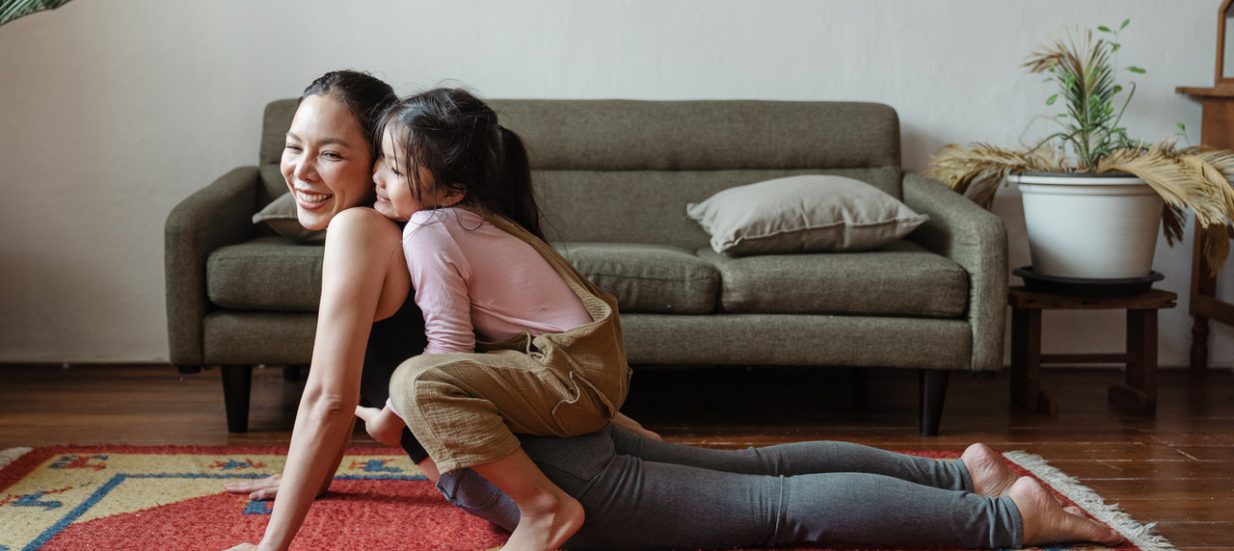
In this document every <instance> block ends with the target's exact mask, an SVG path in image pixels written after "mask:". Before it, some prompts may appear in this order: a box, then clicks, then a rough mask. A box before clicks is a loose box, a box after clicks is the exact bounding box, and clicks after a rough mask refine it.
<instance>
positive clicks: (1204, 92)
mask: <svg viewBox="0 0 1234 551" xmlns="http://www.w3.org/2000/svg"><path fill="white" fill-rule="evenodd" d="M1174 91H1175V92H1177V93H1179V94H1187V95H1188V96H1197V97H1201V98H1234V84H1218V85H1217V86H1209V87H1207V88H1202V87H1199V86H1179V87H1177V88H1175V89H1174Z"/></svg>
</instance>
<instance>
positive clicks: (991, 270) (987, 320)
mask: <svg viewBox="0 0 1234 551" xmlns="http://www.w3.org/2000/svg"><path fill="white" fill-rule="evenodd" d="M904 202H905V204H907V205H908V206H909V208H911V209H913V210H915V211H917V212H918V213H921V214H928V215H930V220H929V221H928V222H926V223H925V224H922V225H921V226H920V227H918V228H917V229H916V231H914V232H913V233H911V234H909V236H908V238H909V239H910V240H912V241H914V242H916V243H917V244H919V245H921V246H922V247H925V248H926V249H929V250H931V251H934V252H936V253H938V254H941V255H943V256H945V257H947V258H949V259H951V260H952V261H953V262H955V263H956V264H959V265H960V267H962V268H964V270H965V271H967V272H968V278H969V280H968V281H969V291H968V321H969V324H971V325H972V328H973V357H972V365H971V366H970V368H971V369H972V370H973V371H993V370H998V369H1001V368H1002V366H1003V331H1004V323H1005V319H1006V315H1007V230H1006V228H1004V227H1003V221H1002V219H1001V218H999V217H998V216H996V215H994V214H992V213H990V212H988V211H986V210H985V209H982V208H981V207H979V206H977V204H976V203H973V202H972V201H970V200H968V199H966V198H965V197H964V196H962V195H960V194H958V193H955V192H953V191H951V190H950V189H948V188H947V186H945V185H943V184H941V183H939V182H937V181H935V180H931V179H929V178H926V177H925V176H922V175H920V174H915V173H908V174H905V175H904Z"/></svg>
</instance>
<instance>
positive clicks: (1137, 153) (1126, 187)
mask: <svg viewBox="0 0 1234 551" xmlns="http://www.w3.org/2000/svg"><path fill="white" fill-rule="evenodd" d="M1129 23H1130V21H1123V22H1122V25H1120V26H1119V27H1118V29H1117V30H1114V29H1110V28H1108V27H1105V26H1102V27H1099V28H1098V31H1099V32H1100V33H1102V34H1103V35H1105V37H1104V38H1095V37H1094V33H1093V32H1092V31H1084V32H1082V33H1079V36H1078V37H1077V36H1075V35H1069V36H1068V38H1067V40H1061V39H1055V40H1053V41H1051V42H1049V43H1047V44H1045V45H1044V46H1043V47H1042V48H1041V49H1039V50H1037V51H1035V52H1033V53H1032V54H1031V55H1030V56H1029V58H1028V60H1027V62H1026V63H1025V64H1024V65H1025V67H1027V68H1028V69H1029V71H1030V72H1032V73H1044V74H1046V75H1048V78H1047V79H1046V80H1047V82H1054V83H1055V84H1056V85H1057V87H1058V92H1057V93H1055V94H1054V95H1051V96H1050V97H1049V98H1048V99H1047V100H1046V102H1045V103H1046V105H1047V106H1053V105H1055V104H1056V103H1060V101H1059V100H1061V104H1062V106H1063V110H1062V112H1061V113H1058V114H1055V115H1053V116H1051V117H1046V118H1047V119H1048V120H1049V121H1050V122H1051V123H1052V124H1056V125H1057V126H1058V128H1057V130H1055V131H1053V132H1052V133H1050V134H1049V135H1048V136H1046V137H1045V138H1044V139H1041V140H1040V141H1039V142H1038V143H1036V144H1035V145H1032V146H1031V147H1025V148H1024V149H1019V150H1013V149H1004V148H999V147H995V146H991V145H987V144H981V143H977V144H972V145H969V146H958V145H954V144H953V145H948V146H946V147H944V148H943V149H942V150H940V151H939V152H938V153H937V154H935V155H934V157H933V158H931V160H930V163H929V167H928V169H927V175H929V176H930V177H932V178H934V179H936V180H939V181H941V182H943V183H944V184H947V185H948V186H949V187H951V188H952V189H953V190H955V191H956V192H959V193H962V194H964V195H965V196H967V197H969V198H971V199H972V200H973V201H974V202H976V203H978V204H979V205H981V206H983V207H985V208H987V209H988V208H989V207H990V204H991V203H992V202H993V200H994V195H995V192H996V191H997V190H998V187H999V185H1000V183H1002V182H1003V181H1008V182H1012V183H1016V184H1018V186H1019V188H1020V191H1021V193H1022V195H1023V199H1024V211H1025V222H1026V226H1027V230H1028V239H1029V253H1030V255H1031V257H1032V262H1033V270H1032V271H1033V273H1034V274H1035V275H1039V276H1047V277H1061V278H1076V279H1085V280H1109V279H1133V278H1144V277H1146V276H1148V275H1149V274H1150V272H1151V271H1152V257H1153V250H1154V248H1155V245H1156V241H1157V233H1158V229H1159V227H1160V225H1159V224H1164V227H1165V236H1166V240H1167V243H1169V244H1170V245H1173V244H1174V243H1175V242H1177V241H1179V240H1181V239H1182V236H1183V226H1184V221H1185V211H1187V210H1190V211H1191V212H1193V213H1194V214H1195V217H1196V221H1197V223H1198V224H1199V225H1200V228H1201V230H1202V231H1203V232H1205V234H1206V237H1207V238H1206V239H1205V244H1206V246H1205V250H1204V254H1205V255H1206V257H1207V260H1208V262H1209V266H1213V267H1214V268H1213V269H1214V270H1217V269H1218V268H1217V267H1219V266H1221V265H1222V263H1223V262H1224V260H1225V257H1226V254H1227V252H1228V248H1229V241H1228V237H1227V227H1228V225H1229V221H1230V218H1231V216H1232V215H1234V189H1232V188H1231V186H1230V182H1229V178H1230V177H1231V176H1234V152H1231V151H1229V150H1213V149H1206V148H1202V147H1179V146H1178V145H1177V142H1176V138H1167V139H1166V140H1162V141H1160V142H1157V143H1155V144H1149V143H1146V142H1143V141H1139V140H1135V139H1132V138H1130V137H1128V135H1127V129H1126V128H1125V127H1124V126H1122V117H1123V114H1124V112H1125V111H1126V109H1127V105H1128V104H1129V103H1130V101H1131V98H1132V97H1133V96H1134V95H1135V83H1130V84H1129V86H1127V87H1124V86H1122V85H1121V84H1119V83H1118V82H1116V76H1117V75H1116V71H1117V62H1116V57H1117V54H1118V50H1119V49H1120V44H1119V42H1118V35H1119V31H1121V30H1123V29H1125V28H1126V27H1127V25H1128V24H1129ZM1127 70H1128V71H1129V72H1131V73H1134V74H1141V75H1142V74H1144V73H1145V71H1144V70H1143V69H1140V68H1139V67H1134V66H1131V67H1127ZM1179 127H1180V130H1185V129H1184V128H1183V127H1182V125H1181V124H1180V125H1179Z"/></svg>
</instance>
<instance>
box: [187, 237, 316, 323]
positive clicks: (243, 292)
mask: <svg viewBox="0 0 1234 551" xmlns="http://www.w3.org/2000/svg"><path fill="white" fill-rule="evenodd" d="M324 250H325V248H324V247H321V246H318V245H300V244H297V243H293V242H292V241H289V240H287V239H285V238H282V237H277V236H271V237H259V238H257V239H254V240H252V241H248V242H245V243H239V244H236V245H228V246H226V247H222V248H220V249H217V250H215V251H214V252H213V253H210V258H209V259H207V260H206V296H207V297H209V299H210V302H213V303H214V304H216V305H218V306H220V307H223V308H229V309H233V310H264V311H273V312H315V311H317V304H318V301H319V300H320V297H321V258H322V253H323V252H324Z"/></svg>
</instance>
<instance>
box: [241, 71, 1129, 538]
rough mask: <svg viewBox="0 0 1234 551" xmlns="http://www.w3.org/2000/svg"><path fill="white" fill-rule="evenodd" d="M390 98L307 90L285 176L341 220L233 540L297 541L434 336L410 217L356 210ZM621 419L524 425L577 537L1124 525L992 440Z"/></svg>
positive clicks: (488, 501) (309, 209) (368, 198)
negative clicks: (1059, 492)
mask: <svg viewBox="0 0 1234 551" xmlns="http://www.w3.org/2000/svg"><path fill="white" fill-rule="evenodd" d="M391 101H393V92H392V90H390V88H389V86H388V85H385V84H384V83H382V82H380V81H378V80H377V79H374V78H372V77H369V76H368V75H364V74H360V73H354V72H348V71H339V72H334V73H329V74H327V75H325V76H323V77H322V78H320V79H318V80H317V81H314V83H313V84H311V85H310V86H309V87H308V88H307V89H306V90H305V93H304V95H303V96H302V97H301V102H300V105H299V107H298V109H297V111H296V115H295V118H294V119H293V121H292V125H291V129H290V131H289V132H288V135H287V147H286V149H285V151H284V155H283V159H282V173H283V176H284V178H285V179H286V181H287V185H288V188H289V191H290V192H291V193H293V194H295V195H294V197H295V199H296V203H297V206H298V207H299V219H300V222H301V224H302V225H304V226H305V227H306V228H309V229H322V228H325V227H327V226H328V227H329V232H328V234H327V240H326V249H325V256H324V258H323V267H322V297H321V303H320V307H319V312H318V326H317V333H316V338H315V342H314V347H313V355H312V369H310V371H309V377H308V381H307V384H306V387H305V391H304V395H303V397H302V399H301V403H300V406H299V410H298V412H297V415H296V422H295V427H294V429H293V432H292V440H291V445H290V448H289V450H288V459H287V463H286V465H285V467H284V471H283V475H282V480H281V481H280V480H279V479H277V478H274V477H272V478H270V479H266V480H264V481H259V482H258V483H256V484H254V485H249V486H245V485H235V486H231V487H230V488H229V489H230V490H232V491H246V492H251V495H253V496H254V497H256V498H268V497H273V496H274V494H275V493H276V492H277V494H278V499H277V500H276V501H275V505H274V509H273V512H272V515H271V518H270V522H269V524H268V526H267V528H266V532H265V536H264V537H263V539H262V542H261V545H260V546H252V545H249V544H241V545H239V546H237V547H235V548H234V549H253V548H259V549H286V548H287V546H288V545H289V544H290V542H291V540H292V538H293V537H294V535H295V532H296V531H297V530H298V529H299V526H300V524H301V523H302V522H303V520H304V517H305V515H306V514H307V512H308V508H309V506H310V505H311V504H312V500H313V498H314V497H315V495H316V494H318V493H319V492H320V491H321V489H324V488H325V487H326V485H328V483H329V476H330V475H331V473H332V472H333V471H334V469H335V468H336V466H337V464H338V460H339V458H340V457H341V453H342V450H343V449H344V447H345V446H346V443H347V438H348V436H349V434H350V431H351V428H352V426H353V423H354V420H353V417H352V414H353V412H357V411H359V412H361V413H362V412H364V410H357V408H356V406H357V403H358V402H359V399H360V394H361V392H362V391H363V392H364V398H365V400H366V401H368V402H369V403H370V404H373V405H380V404H382V403H384V401H385V396H384V394H385V392H383V391H382V389H381V387H382V385H383V384H384V382H385V381H384V380H383V379H384V378H385V377H388V375H389V373H390V372H392V371H393V370H394V368H395V367H396V366H397V365H398V363H399V362H401V361H402V360H404V359H406V358H407V357H409V356H412V355H415V354H418V353H419V352H420V351H421V350H422V349H423V345H424V341H423V340H420V341H418V342H409V341H412V340H413V339H407V338H406V335H408V334H410V333H411V332H412V331H411V328H412V327H413V326H415V325H416V324H419V323H421V321H420V320H419V319H418V318H419V316H418V314H419V313H418V311H415V310H414V303H413V302H412V300H411V299H410V298H409V296H410V294H411V293H410V278H409V275H408V272H407V270H406V264H405V262H404V258H403V253H402V248H401V246H400V237H401V235H400V231H399V228H398V227H397V225H395V224H393V223H391V222H390V221H389V220H386V219H385V218H384V217H382V216H381V215H380V214H378V213H377V212H375V211H373V210H372V209H368V208H351V207H356V206H362V205H369V204H372V196H373V190H374V182H373V180H372V169H373V161H374V158H375V151H374V147H373V142H372V136H373V131H372V130H373V127H374V126H375V124H376V119H377V115H378V111H380V110H381V109H382V108H384V106H385V105H387V104H389V103H390V102H391ZM420 333H421V334H422V331H421V332H420ZM393 335H399V336H400V338H393ZM623 423H624V425H625V426H624V427H623V426H620V425H621V424H620V423H619V424H618V426H612V427H609V428H608V429H605V430H603V431H601V432H599V433H596V434H591V435H587V436H582V437H577V438H570V439H556V438H528V437H524V438H523V439H522V440H523V447H524V449H525V450H526V451H527V454H528V455H529V456H530V457H531V458H532V459H533V460H534V461H536V463H537V464H538V465H539V466H540V467H541V468H542V469H543V470H544V472H545V474H547V475H548V476H549V478H550V479H552V481H553V482H554V483H556V484H557V485H559V486H560V487H561V488H562V489H564V490H565V491H566V492H567V493H569V494H570V495H572V496H574V497H575V498H577V499H578V500H579V501H580V502H581V503H582V504H583V505H584V508H585V509H586V511H587V521H586V523H585V524H584V526H583V528H582V529H581V530H580V531H579V533H578V534H577V535H576V536H575V537H574V538H573V539H571V540H570V541H569V542H567V544H566V546H567V547H569V548H584V547H596V548H606V549H612V548H643V547H668V546H688V547H713V546H714V547H733V546H738V545H779V544H788V543H799V542H817V541H845V542H850V543H858V544H860V543H872V544H882V545H900V544H934V545H952V546H963V547H999V546H1019V545H1023V544H1036V543H1045V542H1062V541H1080V540H1093V541H1105V542H1111V543H1113V542H1117V541H1119V540H1120V539H1121V538H1119V537H1118V536H1117V534H1116V533H1114V532H1113V531H1112V530H1110V529H1108V528H1106V527H1104V526H1102V525H1100V524H1097V523H1095V522H1092V521H1089V520H1087V519H1085V518H1083V517H1082V516H1079V515H1077V514H1075V513H1074V512H1067V511H1065V510H1063V508H1062V507H1061V506H1059V505H1058V504H1057V503H1056V502H1055V501H1054V500H1053V498H1052V497H1051V496H1050V494H1049V493H1048V491H1047V490H1046V489H1044V488H1043V487H1042V486H1041V485H1040V484H1039V483H1037V482H1035V481H1033V480H1032V479H1028V478H1022V479H1019V480H1016V479H1015V476H1014V475H1013V474H1012V473H1011V472H1010V471H1009V470H1008V469H1007V468H1006V466H1005V465H1003V464H1002V463H1001V461H1000V460H999V459H998V457H997V455H996V454H994V453H993V451H992V450H990V449H989V448H986V447H985V446H982V445H979V444H978V445H974V446H972V447H970V448H969V449H968V450H967V451H966V452H965V454H964V456H963V457H962V458H961V459H960V460H957V461H936V460H930V459H922V458H913V457H909V456H904V455H901V454H895V453H891V452H885V451H882V450H877V449H874V448H869V447H866V446H859V445H854V444H845V443H839V442H807V443H800V444H788V445H782V446H772V447H769V448H764V449H757V450H741V451H720V450H706V449H699V448H691V447H688V446H680V445H673V444H667V443H663V442H658V441H656V440H655V439H653V438H649V437H648V435H647V434H646V433H645V431H643V430H642V429H641V427H639V426H638V425H637V424H636V423H634V422H632V421H629V420H628V418H626V419H624V420H623ZM402 443H403V445H404V448H405V449H406V450H407V451H408V454H409V455H410V456H411V457H412V459H413V461H415V462H416V463H417V464H418V465H419V467H420V468H421V470H422V471H424V473H425V474H426V476H428V477H429V478H430V479H432V480H434V481H436V482H437V483H438V488H439V489H440V490H441V491H442V492H443V493H444V494H445V495H446V496H447V497H448V498H449V499H451V501H453V502H454V503H456V504H457V505H459V506H461V507H464V508H465V509H467V510H468V511H469V512H472V513H474V514H477V515H479V516H482V517H484V518H486V519H488V520H490V521H492V522H494V523H496V524H498V525H501V526H504V527H507V528H510V527H513V526H514V525H516V524H517V522H518V518H517V508H515V507H514V506H513V504H512V502H511V501H510V500H509V499H508V498H506V497H505V496H504V495H502V494H500V492H497V491H496V490H495V489H493V488H492V487H491V486H490V485H488V484H487V482H486V481H484V480H483V479H482V478H481V477H479V476H477V475H475V474H474V473H473V472H471V471H468V470H465V469H461V470H455V471H451V472H450V473H448V475H447V476H445V477H439V476H438V473H437V470H436V468H435V466H434V464H433V463H432V461H431V460H429V459H427V454H425V453H424V450H423V448H421V447H419V445H418V444H417V443H416V442H415V441H414V439H413V438H411V437H410V435H409V434H408V433H406V432H404V435H403V439H402ZM331 459H332V460H331ZM701 519H706V521H705V522H700V520H701Z"/></svg>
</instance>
